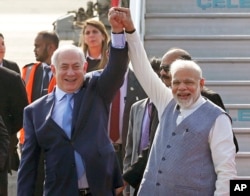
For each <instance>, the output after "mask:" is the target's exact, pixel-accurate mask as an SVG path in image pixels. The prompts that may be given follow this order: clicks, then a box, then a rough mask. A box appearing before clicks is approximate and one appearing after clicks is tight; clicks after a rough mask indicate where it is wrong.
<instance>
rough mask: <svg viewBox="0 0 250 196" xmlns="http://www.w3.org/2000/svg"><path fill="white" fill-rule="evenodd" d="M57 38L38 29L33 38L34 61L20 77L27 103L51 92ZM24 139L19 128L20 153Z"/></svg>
mask: <svg viewBox="0 0 250 196" xmlns="http://www.w3.org/2000/svg"><path fill="white" fill-rule="evenodd" d="M58 45H59V38H58V36H57V35H56V34H55V33H54V32H49V31H40V32H38V34H37V36H36V38H35V40H34V53H35V57H36V61H37V62H35V63H30V64H27V65H25V66H24V67H23V68H22V79H23V80H24V81H25V87H26V92H27V96H28V101H29V103H32V102H34V101H35V100H37V99H38V98H40V97H42V96H44V95H46V94H47V93H48V92H51V91H52V90H53V88H54V86H55V84H56V81H55V78H54V77H53V74H52V72H51V67H50V65H51V56H52V55H53V53H54V51H55V50H56V49H57V48H58ZM24 141H25V131H24V129H21V131H20V136H19V144H20V148H21V150H20V151H21V153H22V146H23V144H24ZM43 156H44V155H43V154H41V158H40V162H39V168H40V169H39V172H38V175H37V180H36V182H37V183H36V188H35V190H36V191H35V196H42V195H43V182H44V157H43Z"/></svg>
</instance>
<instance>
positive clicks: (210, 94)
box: [201, 87, 239, 152]
mask: <svg viewBox="0 0 250 196" xmlns="http://www.w3.org/2000/svg"><path fill="white" fill-rule="evenodd" d="M201 95H202V96H204V97H205V98H207V99H209V100H210V101H212V102H213V103H214V104H216V105H218V106H219V107H221V108H222V109H223V110H225V111H226V108H225V106H224V104H223V101H222V99H221V97H220V95H219V94H217V93H216V92H214V91H212V90H210V89H208V88H206V87H204V88H203V90H202V91H201ZM229 118H230V119H231V117H230V116H229ZM233 140H234V145H235V149H236V152H238V151H239V145H238V141H237V139H236V137H235V134H234V132H233Z"/></svg>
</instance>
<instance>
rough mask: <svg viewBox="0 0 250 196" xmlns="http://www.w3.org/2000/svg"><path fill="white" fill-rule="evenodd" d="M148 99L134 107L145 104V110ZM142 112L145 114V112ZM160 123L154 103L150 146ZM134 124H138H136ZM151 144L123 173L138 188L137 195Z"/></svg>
mask: <svg viewBox="0 0 250 196" xmlns="http://www.w3.org/2000/svg"><path fill="white" fill-rule="evenodd" d="M147 101H148V99H145V100H142V101H140V105H139V104H137V105H135V106H133V107H136V109H137V110H139V109H140V107H141V106H142V105H143V106H144V110H145V106H146V102H147ZM138 103H139V102H138ZM138 114H139V113H138ZM141 114H142V115H143V114H144V112H143V113H141ZM136 117H138V118H140V119H142V118H143V117H139V116H136ZM137 121H138V119H134V124H137ZM141 123H142V121H141ZM158 124H159V120H158V112H157V110H156V108H155V106H154V105H152V113H151V119H150V134H149V141H150V142H149V145H150V146H151V145H152V143H153V140H154V136H155V132H156V129H157V127H158ZM134 126H136V125H134ZM141 126H142V125H141ZM138 131H139V130H138ZM134 139H135V138H134ZM135 142H137V141H135ZM138 145H139V144H138ZM150 146H149V147H148V148H146V149H144V150H143V151H142V153H141V154H140V155H139V157H138V160H137V161H135V162H134V163H133V164H132V165H131V166H130V167H128V168H127V170H126V171H125V172H124V173H123V178H124V180H125V181H126V182H128V183H129V184H130V185H131V186H132V187H133V188H135V189H136V190H135V193H134V195H136V193H137V189H138V188H139V185H140V182H141V180H142V176H143V173H144V170H145V168H146V164H147V160H148V155H149V151H150ZM131 148H132V146H131ZM134 153H135V152H134Z"/></svg>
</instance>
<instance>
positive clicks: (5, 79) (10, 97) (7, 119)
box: [0, 67, 28, 170]
mask: <svg viewBox="0 0 250 196" xmlns="http://www.w3.org/2000/svg"><path fill="white" fill-rule="evenodd" d="M0 92H2V96H0V115H1V116H2V118H3V121H4V124H5V126H6V127H7V130H8V132H9V135H10V140H11V143H10V149H9V155H10V158H11V157H12V156H13V154H16V153H17V152H16V145H17V142H18V141H17V138H16V133H17V132H18V131H19V130H20V129H21V128H22V125H23V109H24V107H25V106H27V105H28V100H27V95H26V90H25V87H24V84H23V81H22V79H21V76H20V74H18V73H16V72H14V71H12V70H10V69H7V68H4V67H0ZM16 157H17V154H16ZM9 164H10V169H15V170H17V167H18V165H17V164H18V160H17V163H16V162H14V161H12V160H9Z"/></svg>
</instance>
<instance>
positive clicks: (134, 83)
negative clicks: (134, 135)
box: [122, 69, 147, 157]
mask: <svg viewBox="0 0 250 196" xmlns="http://www.w3.org/2000/svg"><path fill="white" fill-rule="evenodd" d="M127 77H128V85H127V96H126V102H125V107H124V113H123V125H122V155H123V157H124V156H125V147H126V141H127V134H128V123H129V114H130V109H131V106H132V104H133V103H135V102H136V101H139V100H141V99H144V98H146V97H147V95H146V93H145V92H144V90H143V88H142V87H141V85H140V83H139V82H138V80H137V79H136V77H135V74H134V72H133V71H132V70H131V69H129V72H128V76H127Z"/></svg>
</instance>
